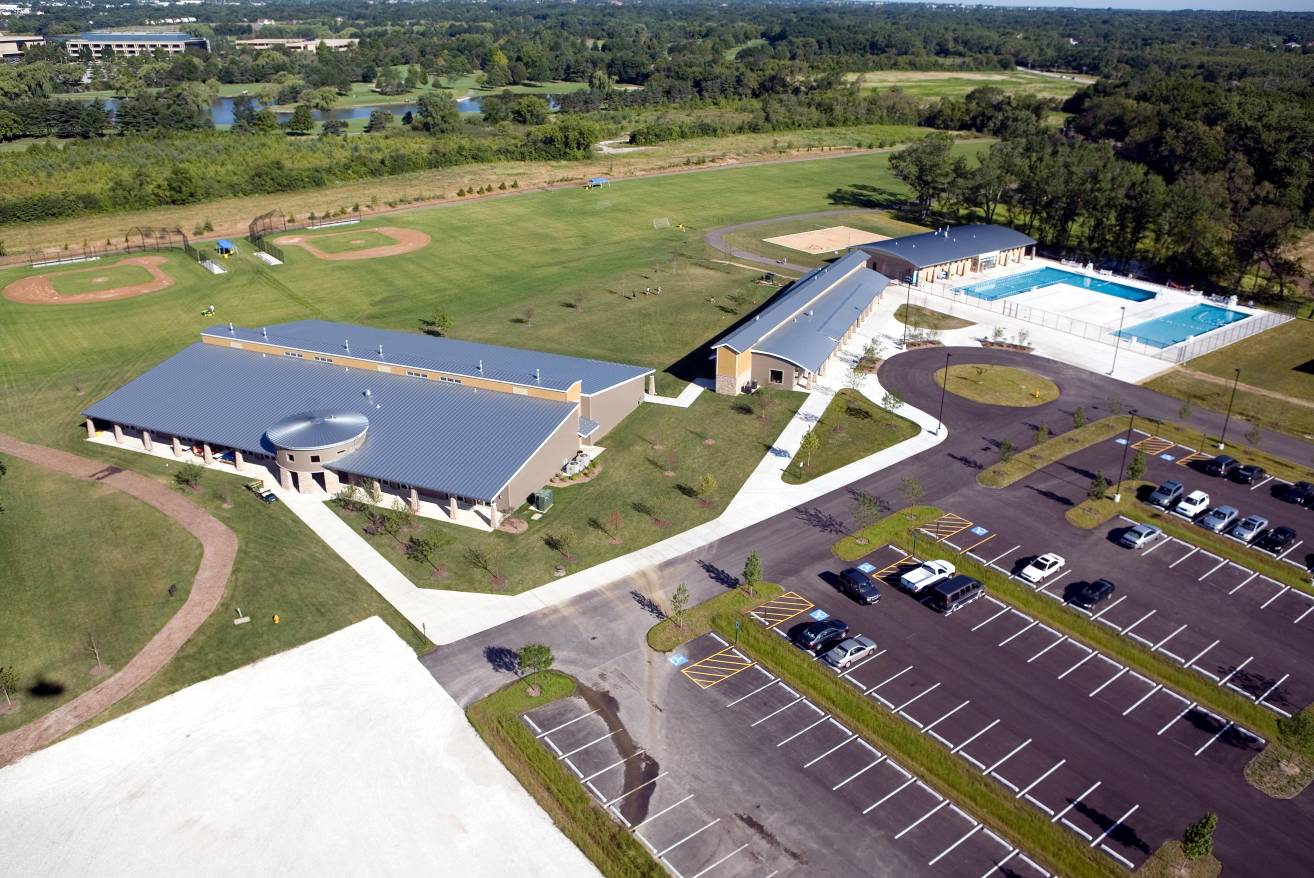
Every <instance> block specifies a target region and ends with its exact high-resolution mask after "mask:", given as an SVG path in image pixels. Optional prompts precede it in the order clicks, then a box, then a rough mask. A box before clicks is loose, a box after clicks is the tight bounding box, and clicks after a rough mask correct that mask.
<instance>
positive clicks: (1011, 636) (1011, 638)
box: [999, 619, 1039, 646]
mask: <svg viewBox="0 0 1314 878" xmlns="http://www.w3.org/2000/svg"><path fill="white" fill-rule="evenodd" d="M1038 624H1039V623H1038V622H1037V621H1036V620H1035V619H1032V620H1031V624H1030V625H1027V626H1026V627H1024V628H1022V629H1020V630H1019V631H1017V632H1016V633H1015V634H1012V635H1010V636H1009V637H1006V638H1004V639H1003V640H1001V641H1000V642H999V645H1000V646H1003V645H1004V644H1006V643H1008V642H1010V641H1012V640H1013V639H1014V638H1016V637H1020V636H1021V635H1023V634H1026V633H1027V632H1028V631H1030V630H1031V629H1032V628H1035V627H1036V625H1038Z"/></svg>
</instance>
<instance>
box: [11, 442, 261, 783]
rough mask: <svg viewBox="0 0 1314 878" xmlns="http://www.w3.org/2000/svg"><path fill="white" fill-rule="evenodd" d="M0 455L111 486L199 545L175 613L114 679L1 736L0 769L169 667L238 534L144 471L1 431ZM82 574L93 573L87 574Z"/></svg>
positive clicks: (221, 578)
mask: <svg viewBox="0 0 1314 878" xmlns="http://www.w3.org/2000/svg"><path fill="white" fill-rule="evenodd" d="M0 452H3V453H5V454H11V455H13V456H14V457H18V458H22V459H23V460H26V461H28V462H30V463H35V464H37V465H38V466H43V467H46V468H47V469H52V470H55V471H56V472H61V473H64V474H66V475H70V476H73V477H74V478H79V479H88V480H91V481H97V482H100V483H102V484H105V485H109V486H110V487H111V488H114V489H115V490H117V491H122V492H123V493H125V494H127V495H129V496H131V497H135V498H137V499H138V500H140V501H142V502H143V503H146V504H149V505H150V506H154V507H155V508H156V509H158V510H160V511H161V512H163V513H164V514H165V515H167V516H169V517H170V518H172V519H173V520H174V521H176V522H178V523H179V524H181V525H182V526H183V527H184V528H186V529H187V531H188V532H189V533H191V534H192V536H194V537H196V538H197V539H198V540H200V542H201V549H202V552H201V564H200V567H198V568H197V570H196V578H195V579H194V580H193V581H192V590H191V593H190V594H188V596H187V601H186V603H184V604H183V605H182V608H181V609H179V610H178V612H177V613H174V615H173V618H172V619H170V620H169V621H168V622H166V623H165V624H164V627H163V628H161V629H160V630H159V631H158V632H156V634H155V636H154V637H152V638H151V639H150V642H149V643H147V644H146V645H145V646H144V647H142V650H141V652H139V653H137V654H136V655H135V656H133V657H132V658H131V659H130V660H129V661H128V663H127V664H126V665H125V666H124V667H123V669H122V670H120V671H118V672H117V673H115V674H114V676H112V677H110V678H108V679H106V680H104V681H102V682H101V683H100V684H99V685H97V686H96V687H95V688H94V689H91V690H89V691H87V692H83V693H82V694H81V695H79V696H78V697H77V698H74V699H73V700H72V701H69V702H68V703H66V704H62V705H60V706H59V707H57V708H55V709H54V710H52V711H50V713H47V714H46V715H44V716H41V717H38V718H37V719H35V720H33V721H32V722H30V723H28V724H27V725H25V726H22V727H20V728H17V729H14V730H13V731H12V732H8V733H6V734H4V735H0V766H5V765H8V764H9V763H11V762H16V761H18V760H19V759H22V758H23V757H24V756H26V755H28V754H29V753H32V752H35V751H37V750H40V749H41V748H42V747H45V746H46V745H48V744H50V743H52V742H54V741H57V740H58V739H59V738H61V737H63V736H64V735H66V734H68V733H69V732H70V731H72V730H73V729H75V728H77V727H78V726H79V725H81V724H82V723H84V722H86V721H87V720H89V719H91V718H92V717H94V716H96V715H97V714H99V713H100V712H101V711H103V710H105V709H107V708H109V707H110V706H111V705H113V704H115V703H117V702H118V701H120V700H122V699H123V698H125V697H127V696H128V695H129V694H130V693H131V692H132V691H133V690H135V689H136V688H137V687H138V686H140V685H141V684H143V683H145V682H146V681H147V680H149V679H150V678H151V677H153V676H155V674H156V673H157V672H158V671H159V670H160V669H161V668H163V667H164V666H165V665H166V664H168V663H169V661H170V659H172V658H173V657H174V655H175V654H176V653H177V652H178V650H179V649H181V648H182V645H183V644H184V643H186V642H187V640H188V639H189V638H190V637H191V636H192V635H193V634H195V633H196V630H197V629H198V628H200V627H201V624H202V623H203V622H205V620H206V619H207V618H208V617H209V616H210V614H211V613H212V612H214V610H215V608H217V607H218V606H219V602H220V601H221V600H222V599H223V596H224V588H225V586H226V585H227V584H228V576H229V574H230V573H231V572H232V570H233V560H234V558H236V556H237V535H236V534H234V533H233V532H232V531H231V530H229V529H228V527H227V526H226V525H225V524H223V523H222V522H220V521H219V520H218V519H217V518H215V517H214V516H213V515H211V514H210V513H208V512H206V511H205V510H204V509H202V508H201V507H200V506H197V505H196V504H195V503H193V502H192V501H190V500H188V499H186V498H185V497H183V496H182V495H181V494H179V493H178V492H177V491H174V490H173V489H172V488H169V487H168V486H166V485H164V484H162V483H160V482H157V481H155V480H154V479H149V478H147V477H145V476H143V475H139V474H137V473H134V472H129V471H127V470H123V469H120V468H118V467H115V466H106V465H105V464H103V463H101V462H100V461H96V460H91V459H90V458H86V457H79V456H78V455H76V454H69V453H67V452H64V451H57V450H56V449H54V448H46V447H44V446H41V445H29V444H28V443H26V442H23V441H21V440H19V439H15V438H14V437H12V436H9V435H6V434H4V433H0ZM87 575H88V576H93V575H95V572H94V571H88V572H87Z"/></svg>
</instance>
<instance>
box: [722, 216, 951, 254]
mask: <svg viewBox="0 0 1314 878" xmlns="http://www.w3.org/2000/svg"><path fill="white" fill-rule="evenodd" d="M833 226H848V227H849V228H851V229H863V230H864V231H868V232H871V233H872V240H876V239H877V238H878V237H883V238H894V237H897V236H899V235H911V234H915V233H917V232H924V231H926V229H925V228H923V227H922V226H917V225H913V224H912V223H905V222H903V221H901V220H897V219H895V218H894V217H892V216H890V215H889V214H888V213H886V212H885V211H876V210H854V211H850V212H848V213H836V214H834V215H833V216H826V217H817V218H814V219H806V220H783V221H781V222H778V223H767V224H765V225H761V226H754V227H752V228H751V229H742V230H740V231H737V232H730V233H728V234H727V235H726V236H725V240H726V243H727V244H730V245H731V246H733V247H736V248H738V249H740V250H747V251H748V252H750V253H757V254H759V255H761V256H765V257H767V258H769V259H788V260H789V261H790V262H792V263H794V264H796V265H807V266H813V267H815V266H818V265H821V264H822V263H823V262H827V261H829V260H831V259H834V258H835V254H833V253H806V252H804V251H802V250H795V249H794V248H792V247H786V246H784V245H782V244H772V243H770V242H768V241H767V240H766V239H767V238H778V237H780V236H782V235H794V234H798V233H799V232H811V231H815V230H817V229H828V228H831V227H833Z"/></svg>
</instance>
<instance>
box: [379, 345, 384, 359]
mask: <svg viewBox="0 0 1314 878" xmlns="http://www.w3.org/2000/svg"><path fill="white" fill-rule="evenodd" d="M379 359H380V360H381V359H383V345H379Z"/></svg>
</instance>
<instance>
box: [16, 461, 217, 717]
mask: <svg viewBox="0 0 1314 878" xmlns="http://www.w3.org/2000/svg"><path fill="white" fill-rule="evenodd" d="M5 466H6V467H7V468H8V470H9V472H8V474H7V475H6V476H5V477H4V480H3V482H0V486H3V490H4V495H3V496H4V507H5V511H4V516H3V519H0V559H3V562H0V564H2V565H3V570H4V573H3V574H2V575H0V596H3V598H4V611H3V612H0V666H4V667H12V668H13V669H14V673H15V674H16V675H17V678H18V688H17V691H16V692H14V693H11V696H12V697H15V698H18V699H20V700H21V702H22V704H21V708H20V709H19V710H18V711H15V712H11V713H0V732H6V731H8V730H10V729H13V728H17V727H18V726H20V725H23V724H25V723H28V722H31V721H32V720H33V719H36V718H37V717H38V716H41V715H42V714H44V713H46V712H48V711H50V710H51V709H53V708H55V707H58V706H59V705H61V704H63V703H64V702H66V701H68V700H69V699H71V698H73V697H75V696H77V695H80V694H82V693H83V692H84V691H86V690H88V689H90V688H92V687H93V686H95V685H96V684H97V683H98V682H100V680H101V679H103V677H97V676H95V675H93V674H92V673H91V668H92V667H93V666H94V665H95V664H96V659H95V657H94V656H93V654H92V653H91V651H90V650H89V649H88V638H89V637H92V636H94V637H95V639H96V643H97V645H98V646H99V647H100V657H101V661H102V662H103V663H104V664H105V665H107V666H108V667H109V668H110V669H112V670H118V669H119V668H122V667H123V666H124V665H125V664H127V662H128V660H129V659H130V658H132V656H134V655H136V653H137V651H138V650H140V649H141V648H142V647H143V646H144V645H145V644H146V641H148V640H150V639H151V637H152V636H153V635H154V634H155V632H156V631H158V630H159V629H160V627H161V626H162V625H164V623H165V622H166V621H168V619H169V617H170V616H172V615H173V614H174V612H175V611H177V609H178V608H179V607H181V606H182V605H183V602H184V601H185V600H186V599H187V594H188V592H189V591H190V590H191V584H192V577H193V576H195V575H196V568H197V565H198V564H199V563H200V560H201V546H200V544H199V543H198V542H196V540H195V539H193V538H192V537H191V536H190V535H189V534H188V533H187V532H186V531H185V530H183V529H182V528H181V527H180V526H178V525H177V524H175V523H173V522H172V521H170V520H169V519H168V518H166V517H165V516H164V515H163V514H162V513H160V512H157V511H156V510H155V509H153V508H151V507H149V506H147V505H145V504H144V503H141V502H139V501H137V500H134V499H133V498H131V497H128V496H126V495H124V494H121V493H119V492H118V491H115V490H113V489H112V488H109V487H106V486H104V485H98V484H95V483H93V482H85V481H80V480H77V479H72V478H69V477H68V476H63V475H60V474H58V473H53V472H51V471H49V470H46V469H42V468H41V467H38V466H35V465H33V464H29V463H27V462H25V461H22V460H17V459H14V458H6V459H5ZM93 533H94V534H95V538H88V534H93ZM174 584H176V585H177V586H178V588H177V592H176V594H175V595H173V596H172V597H170V595H169V586H170V585H174ZM3 709H4V701H3V699H0V711H2V710H3Z"/></svg>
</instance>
